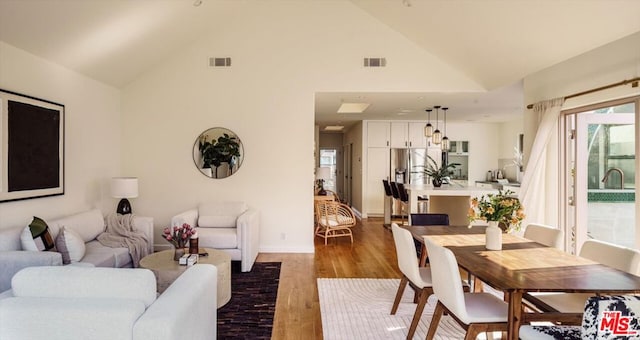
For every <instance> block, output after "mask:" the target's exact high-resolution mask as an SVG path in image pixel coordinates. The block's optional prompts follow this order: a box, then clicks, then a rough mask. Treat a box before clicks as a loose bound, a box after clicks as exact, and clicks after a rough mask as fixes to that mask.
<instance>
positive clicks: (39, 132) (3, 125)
mask: <svg viewBox="0 0 640 340" xmlns="http://www.w3.org/2000/svg"><path fill="white" fill-rule="evenodd" d="M63 194H64V105H61V104H58V103H54V102H51V101H47V100H43V99H39V98H35V97H30V96H26V95H23V94H19V93H15V92H10V91H5V90H1V89H0V202H7V201H15V200H22V199H29V198H36V197H44V196H53V195H63Z"/></svg>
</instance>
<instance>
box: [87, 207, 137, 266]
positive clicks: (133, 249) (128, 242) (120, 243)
mask: <svg viewBox="0 0 640 340" xmlns="http://www.w3.org/2000/svg"><path fill="white" fill-rule="evenodd" d="M106 223H107V228H106V231H105V232H104V233H102V234H100V235H98V237H97V239H98V241H99V242H100V243H101V244H102V245H103V246H105V247H111V248H124V247H126V248H129V254H131V260H132V261H133V267H134V268H138V267H139V265H140V259H141V258H143V257H145V256H147V255H149V252H148V250H147V249H148V247H147V246H148V243H149V241H148V240H147V236H146V235H144V234H143V233H141V232H139V231H137V230H136V229H135V227H134V225H133V214H126V215H121V214H109V215H108V216H107V218H106Z"/></svg>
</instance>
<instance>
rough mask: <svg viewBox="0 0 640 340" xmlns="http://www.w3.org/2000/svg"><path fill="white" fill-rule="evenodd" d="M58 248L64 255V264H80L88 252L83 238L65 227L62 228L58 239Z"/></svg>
mask: <svg viewBox="0 0 640 340" xmlns="http://www.w3.org/2000/svg"><path fill="white" fill-rule="evenodd" d="M56 248H58V252H59V253H60V255H62V263H63V264H69V263H73V262H79V261H80V260H82V258H83V257H84V253H85V252H86V247H85V245H84V241H83V240H82V237H80V235H78V233H76V232H75V231H73V230H72V229H67V228H65V227H64V226H63V227H62V228H60V232H59V233H58V237H56Z"/></svg>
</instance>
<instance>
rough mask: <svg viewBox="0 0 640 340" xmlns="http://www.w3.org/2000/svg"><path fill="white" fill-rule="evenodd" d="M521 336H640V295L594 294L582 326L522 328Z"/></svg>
mask: <svg viewBox="0 0 640 340" xmlns="http://www.w3.org/2000/svg"><path fill="white" fill-rule="evenodd" d="M520 339H523V340H526V339H540V340H542V339H594V340H595V339H640V297H639V296H635V295H614V296H593V297H590V298H589V299H588V300H587V301H586V304H585V309H584V315H583V317H582V325H581V326H532V325H526V326H522V327H520Z"/></svg>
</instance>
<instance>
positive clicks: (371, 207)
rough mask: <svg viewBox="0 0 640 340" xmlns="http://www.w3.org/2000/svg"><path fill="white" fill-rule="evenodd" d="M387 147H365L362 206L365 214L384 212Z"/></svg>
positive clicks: (387, 168) (387, 172) (387, 161)
mask: <svg viewBox="0 0 640 340" xmlns="http://www.w3.org/2000/svg"><path fill="white" fill-rule="evenodd" d="M389 162H390V153H389V148H368V149H367V185H366V196H365V197H364V203H365V204H364V206H365V207H366V212H367V214H369V215H371V214H373V215H379V216H382V215H383V213H384V196H385V192H384V187H383V186H382V180H383V179H389V178H388V177H389Z"/></svg>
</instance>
